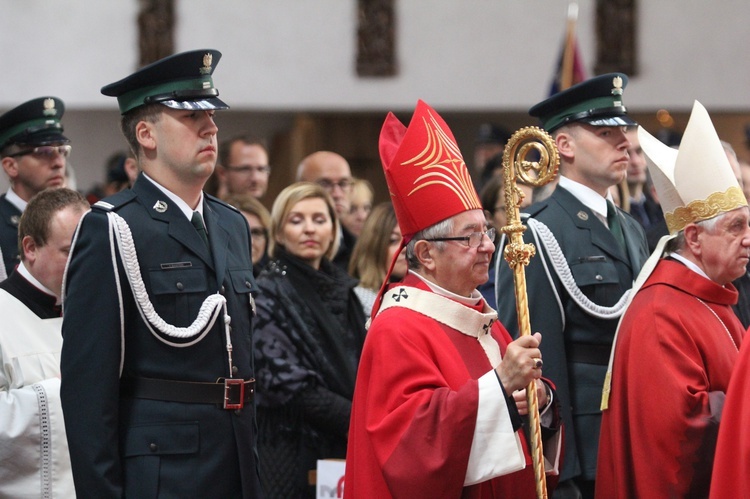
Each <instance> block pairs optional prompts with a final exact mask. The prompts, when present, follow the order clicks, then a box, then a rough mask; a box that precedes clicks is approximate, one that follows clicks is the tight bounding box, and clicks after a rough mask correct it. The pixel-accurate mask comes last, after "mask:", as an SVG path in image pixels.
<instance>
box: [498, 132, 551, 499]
mask: <svg viewBox="0 0 750 499" xmlns="http://www.w3.org/2000/svg"><path fill="white" fill-rule="evenodd" d="M532 150H533V151H535V152H536V153H537V155H538V158H539V159H538V161H527V160H526V157H527V156H528V154H529V153H530V152H531V151H532ZM559 164H560V158H559V156H558V153H557V147H556V146H555V141H554V140H553V139H552V137H550V135H549V134H548V133H547V132H545V131H544V130H542V129H541V128H537V127H526V128H522V129H520V130H518V131H517V132H516V133H514V134H513V135H512V136H511V138H510V140H508V143H507V144H506V146H505V152H504V153H503V175H504V179H503V180H504V184H505V187H504V188H505V213H506V216H507V223H508V225H506V226H505V227H503V228H502V229H501V230H502V231H503V232H504V233H505V234H507V235H508V239H509V241H510V242H509V243H508V244H507V245H506V246H505V250H504V252H503V256H504V258H505V260H506V261H507V262H508V265H509V266H510V267H511V269H513V285H514V292H515V297H516V315H517V316H518V331H519V334H520V335H521V336H526V335H530V334H531V325H530V323H529V303H528V296H527V294H526V271H525V266H526V265H528V264H529V261H530V259H531V258H532V257H533V256H534V254H535V253H536V249H535V248H534V245H533V244H524V242H523V232H524V231H525V230H526V227H525V226H523V225H522V224H521V215H520V206H521V201H522V200H523V193H522V192H521V190H520V189H519V188H518V186H517V185H516V179H518V180H520V181H522V182H523V183H525V184H529V185H532V186H534V187H538V186H541V185H544V184H546V183H548V182H550V181H551V180H552V179H553V178H555V175H557V169H558V166H559ZM526 399H527V401H528V406H529V426H530V440H531V459H532V463H533V467H534V478H535V480H536V493H537V497H538V498H539V499H547V479H546V475H545V472H544V449H543V448H542V432H541V425H540V423H539V404H538V401H537V394H536V382H535V381H532V382H531V383H529V384H528V386H527V387H526Z"/></svg>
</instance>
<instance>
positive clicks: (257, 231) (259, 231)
mask: <svg viewBox="0 0 750 499" xmlns="http://www.w3.org/2000/svg"><path fill="white" fill-rule="evenodd" d="M250 235H251V236H252V237H257V238H262V239H265V238H267V237H268V233H267V232H266V229H264V228H262V227H256V228H254V229H250Z"/></svg>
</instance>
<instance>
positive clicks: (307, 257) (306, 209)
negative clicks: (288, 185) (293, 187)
mask: <svg viewBox="0 0 750 499" xmlns="http://www.w3.org/2000/svg"><path fill="white" fill-rule="evenodd" d="M333 232H334V231H333V220H332V219H331V217H330V215H329V213H328V205H327V204H326V202H325V201H324V200H323V199H320V198H308V199H303V200H302V201H299V202H298V203H297V204H295V205H294V206H293V207H292V209H291V210H290V211H289V214H288V215H287V217H286V220H285V222H284V227H283V229H282V231H281V234H279V240H278V243H279V244H280V245H281V246H283V247H284V248H286V251H287V252H288V253H290V254H292V255H294V256H296V257H297V258H299V259H300V260H303V261H304V262H305V263H307V264H308V265H310V266H311V267H313V268H315V269H318V268H320V262H321V260H322V259H323V257H324V255H325V254H326V252H327V251H328V248H329V247H330V246H331V244H333Z"/></svg>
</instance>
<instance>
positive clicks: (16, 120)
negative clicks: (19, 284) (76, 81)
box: [0, 97, 71, 280]
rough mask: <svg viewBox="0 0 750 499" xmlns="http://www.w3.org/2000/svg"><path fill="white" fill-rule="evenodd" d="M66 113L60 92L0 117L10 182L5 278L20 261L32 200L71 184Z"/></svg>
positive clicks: (1, 236) (4, 226) (0, 228)
mask: <svg viewBox="0 0 750 499" xmlns="http://www.w3.org/2000/svg"><path fill="white" fill-rule="evenodd" d="M64 112H65V105H64V104H63V101H61V100H60V99H58V98H57V97H39V98H38V99H33V100H30V101H28V102H25V103H23V104H21V105H20V106H18V107H15V108H13V109H11V110H10V111H8V112H7V113H5V114H3V115H2V116H0V161H2V165H3V170H5V173H6V174H7V175H8V179H9V182H10V187H9V188H8V191H7V192H6V193H5V194H3V195H1V196H0V251H2V257H3V264H4V265H3V267H2V268H0V280H2V279H5V278H6V277H7V276H8V275H10V273H11V272H12V271H13V269H14V268H15V267H16V265H18V261H19V259H18V221H19V219H20V217H21V214H22V213H23V211H24V209H26V204H27V203H28V202H29V200H30V199H31V198H32V197H34V195H35V194H37V193H39V192H41V191H43V190H44V189H47V188H48V187H62V186H63V185H64V184H65V158H67V157H68V155H70V150H71V146H70V140H68V138H67V137H65V136H64V135H63V133H62V132H63V127H62V124H61V123H60V119H61V118H62V116H63V113H64Z"/></svg>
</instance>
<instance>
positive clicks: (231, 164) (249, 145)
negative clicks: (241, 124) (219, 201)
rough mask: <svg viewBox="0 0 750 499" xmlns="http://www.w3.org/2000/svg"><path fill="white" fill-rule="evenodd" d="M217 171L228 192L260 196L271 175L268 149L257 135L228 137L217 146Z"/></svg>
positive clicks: (266, 187) (238, 194)
mask: <svg viewBox="0 0 750 499" xmlns="http://www.w3.org/2000/svg"><path fill="white" fill-rule="evenodd" d="M217 173H218V175H219V179H220V181H221V183H222V185H223V186H224V188H225V189H226V193H227V194H228V195H236V196H242V195H245V194H249V195H251V196H253V197H254V198H256V199H261V198H262V197H263V196H264V195H265V194H266V191H267V190H268V178H269V177H270V176H271V167H270V166H269V164H268V150H267V149H266V147H265V145H263V143H262V141H261V140H260V139H256V138H253V137H250V136H247V135H242V136H238V137H234V138H232V139H229V140H227V141H225V142H223V143H222V144H221V145H220V146H219V163H218V165H217Z"/></svg>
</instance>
